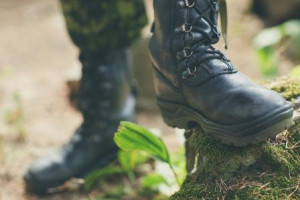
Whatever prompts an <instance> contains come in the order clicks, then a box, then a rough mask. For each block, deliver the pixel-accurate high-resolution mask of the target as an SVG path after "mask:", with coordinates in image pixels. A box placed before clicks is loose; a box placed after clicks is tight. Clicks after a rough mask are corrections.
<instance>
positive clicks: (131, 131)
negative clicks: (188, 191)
mask: <svg viewBox="0 0 300 200" xmlns="http://www.w3.org/2000/svg"><path fill="white" fill-rule="evenodd" d="M114 140H115V143H116V144H117V146H118V147H119V148H120V151H119V154H118V161H119V164H117V163H112V164H111V165H109V166H107V167H105V168H103V169H100V170H98V171H96V172H93V173H91V174H89V175H88V176H87V177H86V178H85V184H84V186H85V189H88V190H91V189H93V188H95V186H100V188H101V191H102V192H101V194H100V195H98V196H97V195H96V196H97V198H96V199H97V200H100V199H101V200H103V199H123V198H125V199H141V197H143V198H142V199H149V200H150V199H151V200H164V199H168V195H171V194H173V193H174V192H175V191H177V189H178V188H179V186H180V185H181V184H182V183H183V181H184V179H185V177H186V169H185V151H184V148H183V147H182V148H180V149H179V150H178V151H176V152H174V153H172V159H171V156H170V153H169V151H168V149H167V148H166V145H165V144H164V142H163V141H162V139H161V138H159V137H158V136H156V135H154V134H153V133H151V132H150V131H148V130H147V129H145V128H143V127H140V126H138V125H136V124H134V123H130V122H121V123H120V126H119V129H118V131H117V133H116V134H115V137H114ZM151 157H152V158H151ZM155 160H157V161H158V162H155ZM175 171H176V172H175ZM104 180H110V181H104Z"/></svg>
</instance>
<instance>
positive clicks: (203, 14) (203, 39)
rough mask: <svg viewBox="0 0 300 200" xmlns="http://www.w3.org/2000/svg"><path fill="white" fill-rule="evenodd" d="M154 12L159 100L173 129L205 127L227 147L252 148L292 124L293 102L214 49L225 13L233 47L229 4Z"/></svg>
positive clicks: (182, 2)
mask: <svg viewBox="0 0 300 200" xmlns="http://www.w3.org/2000/svg"><path fill="white" fill-rule="evenodd" d="M154 10H155V23H154V25H153V36H152V38H151V40H150V45H149V48H150V56H151V60H152V63H153V67H154V79H155V89H156V94H157V102H158V105H159V107H160V109H161V112H162V116H163V119H164V121H165V122H166V123H167V124H168V125H169V126H172V127H178V128H183V129H191V128H194V127H196V126H201V128H202V129H203V132H204V133H206V134H209V135H211V136H212V137H214V138H215V139H217V140H221V142H223V143H224V144H229V145H235V146H246V145H248V144H255V143H259V142H262V141H266V140H267V139H268V138H270V137H274V136H276V135H277V134H278V133H280V132H281V131H283V130H284V129H286V128H287V127H289V126H290V125H291V123H292V115H293V109H292V105H291V103H290V102H287V101H286V100H285V99H284V98H283V97H282V96H281V95H279V94H278V93H276V92H274V91H271V90H269V89H266V88H264V87H262V86H259V85H257V84H255V83H253V82H252V81H251V80H249V79H248V78H247V77H246V76H244V75H243V74H242V73H239V72H238V70H237V69H236V68H235V67H234V66H233V64H232V63H231V62H230V60H229V59H228V58H227V57H226V56H225V55H224V54H223V53H222V52H220V51H219V50H216V49H215V48H214V47H213V44H215V43H217V42H218V41H219V38H220V33H219V30H218V27H217V20H218V13H219V12H221V18H222V19H221V23H222V32H223V36H224V39H225V43H226V47H227V34H226V32H227V30H226V27H227V24H226V22H227V20H226V17H227V10H226V1H225V0H220V1H218V0H154Z"/></svg>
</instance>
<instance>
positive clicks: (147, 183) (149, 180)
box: [142, 173, 168, 189]
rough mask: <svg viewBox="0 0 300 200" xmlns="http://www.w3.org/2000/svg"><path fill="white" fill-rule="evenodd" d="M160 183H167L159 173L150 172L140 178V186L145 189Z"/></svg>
mask: <svg viewBox="0 0 300 200" xmlns="http://www.w3.org/2000/svg"><path fill="white" fill-rule="evenodd" d="M160 184H168V182H167V180H166V179H165V178H164V177H163V176H162V175H160V174H157V173H152V174H149V175H147V176H145V177H143V179H142V186H143V188H145V189H149V188H153V187H157V186H159V185H160Z"/></svg>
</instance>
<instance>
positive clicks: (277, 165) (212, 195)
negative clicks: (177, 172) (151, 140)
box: [171, 78, 300, 200]
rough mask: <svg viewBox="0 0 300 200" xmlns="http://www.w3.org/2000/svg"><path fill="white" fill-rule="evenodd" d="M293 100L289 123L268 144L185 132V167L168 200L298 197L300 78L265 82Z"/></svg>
mask: <svg viewBox="0 0 300 200" xmlns="http://www.w3.org/2000/svg"><path fill="white" fill-rule="evenodd" d="M268 85H269V86H270V87H271V88H272V89H274V90H276V91H278V92H281V93H283V95H284V96H285V97H286V98H287V99H289V100H291V101H293V102H294V105H295V116H294V122H295V123H294V125H293V126H292V127H291V128H290V129H289V130H288V131H285V132H283V133H281V134H279V135H278V136H277V137H276V139H270V140H269V141H268V142H265V143H262V144H258V145H254V146H248V147H243V148H237V147H232V146H226V145H223V144H221V143H219V142H216V141H215V140H213V139H212V138H210V137H209V136H207V135H204V134H203V133H202V132H201V129H200V128H198V129H194V130H190V131H187V132H186V137H187V142H186V149H187V170H188V174H189V175H188V177H187V178H186V180H185V182H184V184H183V186H182V188H181V190H180V191H179V192H177V193H176V194H174V195H173V196H172V197H171V199H176V200H177V199H178V200H182V199H184V200H189V199H191V200H196V199H229V200H233V199H242V200H247V199H259V200H261V199H266V200H269V199H280V200H281V199H300V117H299V107H300V81H299V80H291V79H288V78H286V79H281V80H279V81H277V82H274V83H270V84H268Z"/></svg>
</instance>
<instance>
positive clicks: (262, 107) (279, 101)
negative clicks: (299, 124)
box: [218, 86, 291, 124]
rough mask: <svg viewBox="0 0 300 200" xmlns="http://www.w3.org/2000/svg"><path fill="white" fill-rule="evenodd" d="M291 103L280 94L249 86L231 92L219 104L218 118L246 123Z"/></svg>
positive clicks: (287, 107) (284, 107)
mask: <svg viewBox="0 0 300 200" xmlns="http://www.w3.org/2000/svg"><path fill="white" fill-rule="evenodd" d="M290 107H291V104H290V103H289V102H287V101H286V100H285V99H284V98H283V97H282V96H281V95H280V94H278V93H276V92H274V91H271V90H269V89H266V88H264V87H260V86H250V87H246V88H242V89H240V90H236V91H234V92H231V93H230V94H229V95H228V96H227V98H226V99H225V100H224V101H223V103H221V104H220V106H219V110H218V113H219V114H218V115H219V116H221V118H219V119H218V120H222V121H223V122H225V123H227V124H237V123H246V122H249V121H253V120H257V119H260V118H263V117H266V116H268V115H270V114H271V113H275V112H277V111H280V110H284V109H289V108H290Z"/></svg>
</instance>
